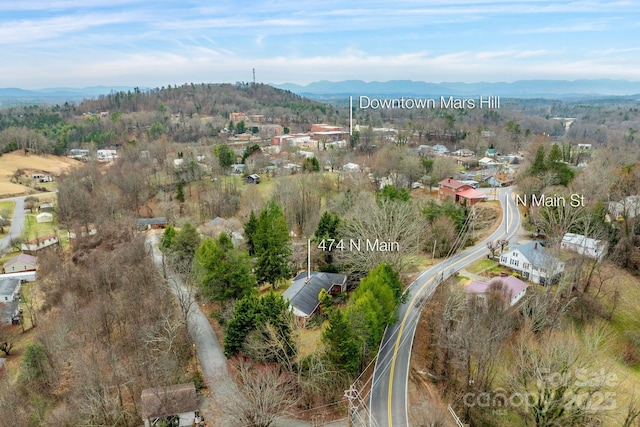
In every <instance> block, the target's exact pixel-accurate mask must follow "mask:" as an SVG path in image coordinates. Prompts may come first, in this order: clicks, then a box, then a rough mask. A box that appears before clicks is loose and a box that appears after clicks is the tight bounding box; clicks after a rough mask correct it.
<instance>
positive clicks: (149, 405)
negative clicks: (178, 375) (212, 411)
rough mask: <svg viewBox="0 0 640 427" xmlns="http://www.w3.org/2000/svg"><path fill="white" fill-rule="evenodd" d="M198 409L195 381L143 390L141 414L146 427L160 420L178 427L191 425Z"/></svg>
mask: <svg viewBox="0 0 640 427" xmlns="http://www.w3.org/2000/svg"><path fill="white" fill-rule="evenodd" d="M197 411H198V400H197V397H196V388H195V386H194V385H193V383H187V384H177V385H172V386H167V387H156V388H147V389H145V390H142V396H141V402H140V415H142V419H143V421H144V425H145V427H150V426H155V425H157V424H158V423H160V422H165V423H167V425H172V426H178V427H187V426H189V427H191V426H192V425H193V423H194V420H195V417H196V412H197Z"/></svg>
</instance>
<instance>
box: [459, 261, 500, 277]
mask: <svg viewBox="0 0 640 427" xmlns="http://www.w3.org/2000/svg"><path fill="white" fill-rule="evenodd" d="M497 266H498V261H494V260H492V259H482V260H480V261H477V262H474V263H473V264H471V265H470V266H468V267H467V268H466V270H467V271H469V272H470V273H473V274H478V273H480V272H481V271H484V270H489V269H491V268H495V267H497Z"/></svg>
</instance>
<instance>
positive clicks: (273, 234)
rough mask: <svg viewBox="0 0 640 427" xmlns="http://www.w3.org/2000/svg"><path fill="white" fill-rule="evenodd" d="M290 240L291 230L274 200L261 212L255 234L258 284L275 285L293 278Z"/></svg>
mask: <svg viewBox="0 0 640 427" xmlns="http://www.w3.org/2000/svg"><path fill="white" fill-rule="evenodd" d="M289 239H290V238H289V229H288V227H287V221H286V219H285V217H284V213H283V212H282V208H281V207H280V205H278V204H277V203H276V202H275V201H274V200H273V199H272V200H270V201H269V202H267V204H266V206H265V207H264V208H263V209H262V211H261V212H260V216H259V217H258V222H257V226H256V230H255V233H254V234H253V245H254V247H255V254H256V256H257V258H258V262H257V264H256V276H257V278H258V283H266V282H268V283H271V284H275V283H276V281H277V280H279V279H288V278H289V277H291V268H290V267H289V260H290V258H291V253H292V252H291V244H290V242H289Z"/></svg>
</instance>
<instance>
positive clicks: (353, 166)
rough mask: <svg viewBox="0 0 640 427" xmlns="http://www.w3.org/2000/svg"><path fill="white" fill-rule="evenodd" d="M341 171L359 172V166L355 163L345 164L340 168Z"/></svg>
mask: <svg viewBox="0 0 640 427" xmlns="http://www.w3.org/2000/svg"><path fill="white" fill-rule="evenodd" d="M342 170H343V171H345V172H360V165H358V164H356V163H347V164H346V165H344V166H342Z"/></svg>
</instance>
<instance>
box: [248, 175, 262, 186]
mask: <svg viewBox="0 0 640 427" xmlns="http://www.w3.org/2000/svg"><path fill="white" fill-rule="evenodd" d="M245 182H246V183H247V184H260V175H258V174H257V173H254V174H251V175H249V176H248V177H247V179H246V181H245Z"/></svg>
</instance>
